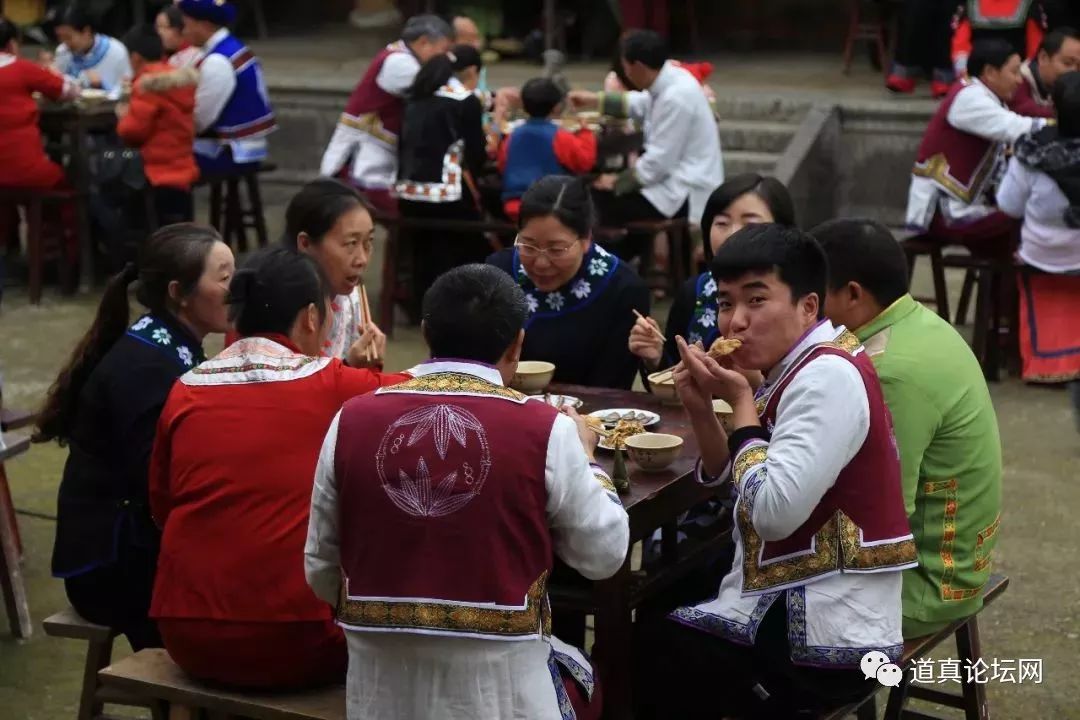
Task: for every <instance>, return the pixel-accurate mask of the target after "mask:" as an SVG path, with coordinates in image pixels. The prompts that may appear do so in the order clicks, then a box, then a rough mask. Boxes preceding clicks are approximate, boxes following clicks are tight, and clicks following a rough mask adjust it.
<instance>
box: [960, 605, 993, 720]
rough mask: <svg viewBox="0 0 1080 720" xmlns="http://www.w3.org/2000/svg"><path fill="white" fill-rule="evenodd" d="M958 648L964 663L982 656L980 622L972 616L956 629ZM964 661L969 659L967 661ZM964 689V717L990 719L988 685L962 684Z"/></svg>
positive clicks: (977, 719)
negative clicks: (987, 697) (987, 699)
mask: <svg viewBox="0 0 1080 720" xmlns="http://www.w3.org/2000/svg"><path fill="white" fill-rule="evenodd" d="M956 650H957V652H958V653H959V655H960V661H961V663H963V664H965V665H966V664H968V663H974V662H975V661H976V660H978V659H979V658H981V657H982V643H981V642H980V641H979V622H978V620H977V619H976V618H974V617H972V618H971V620H969V621H968V622H967V624H966V625H964V626H963V627H961V628H960V629H959V630H957V631H956ZM964 661H967V663H965V662H964ZM962 687H963V690H964V717H965V718H966V719H967V720H990V706H989V705H988V704H987V702H986V685H984V684H982V683H975V682H965V683H963V684H962Z"/></svg>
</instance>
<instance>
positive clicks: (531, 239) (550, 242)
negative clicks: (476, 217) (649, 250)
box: [488, 175, 649, 390]
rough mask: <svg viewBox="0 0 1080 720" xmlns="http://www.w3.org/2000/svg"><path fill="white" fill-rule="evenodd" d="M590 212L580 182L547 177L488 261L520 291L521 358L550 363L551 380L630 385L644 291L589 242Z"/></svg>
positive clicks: (644, 304) (523, 201) (646, 308)
mask: <svg viewBox="0 0 1080 720" xmlns="http://www.w3.org/2000/svg"><path fill="white" fill-rule="evenodd" d="M594 218H595V214H594V211H593V203H592V198H591V196H590V195H589V189H588V188H587V187H586V186H585V183H584V181H582V180H581V179H580V178H574V177H569V176H564V175H548V176H547V177H545V178H542V179H540V180H538V181H537V182H536V183H534V184H533V186H532V187H531V188H529V189H528V191H526V193H525V195H524V196H522V198H521V211H520V215H519V217H518V235H517V239H516V240H515V242H514V247H512V248H507V249H505V250H502V251H500V252H497V253H495V254H494V255H492V256H491V257H490V258H488V263H490V264H491V265H494V266H496V267H498V268H501V269H502V270H504V271H505V272H507V273H509V274H510V276H511V277H513V278H514V280H516V281H517V283H518V285H520V286H521V289H522V290H524V291H525V302H526V304H527V305H528V309H529V318H528V320H527V321H526V323H525V329H526V333H525V345H524V347H523V348H522V352H521V359H522V360H546V361H548V362H551V363H554V364H555V381H556V382H560V383H568V384H573V385H588V386H591V387H607V388H623V389H625V390H629V389H630V388H631V386H633V384H634V376H635V375H636V374H637V366H638V362H637V358H636V357H635V356H634V355H632V354H631V353H630V350H629V348H628V347H627V344H626V338H627V337H628V336H629V334H630V329H631V328H632V327H633V326H634V321H635V315H634V313H635V311H636V312H638V313H641V314H642V315H648V314H649V289H648V288H647V287H646V286H645V283H644V281H642V279H641V278H640V277H638V275H637V273H636V272H634V270H633V269H632V268H631V267H630V266H628V265H627V264H626V263H624V262H622V261H621V260H619V258H617V257H615V256H614V255H612V254H610V253H608V252H606V251H605V250H604V249H603V248H602V247H600V246H599V245H597V244H596V243H595V242H593V239H592V228H593V223H594Z"/></svg>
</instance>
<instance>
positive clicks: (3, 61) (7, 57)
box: [0, 52, 16, 68]
mask: <svg viewBox="0 0 1080 720" xmlns="http://www.w3.org/2000/svg"><path fill="white" fill-rule="evenodd" d="M15 59H16V58H15V56H14V55H12V54H11V53H6V52H0V68H5V67H7V66H8V65H11V64H12V63H14V62H15Z"/></svg>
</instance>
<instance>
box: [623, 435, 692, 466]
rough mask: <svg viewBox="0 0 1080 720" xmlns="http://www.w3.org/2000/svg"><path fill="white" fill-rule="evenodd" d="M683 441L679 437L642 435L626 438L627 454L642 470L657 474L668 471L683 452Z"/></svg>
mask: <svg viewBox="0 0 1080 720" xmlns="http://www.w3.org/2000/svg"><path fill="white" fill-rule="evenodd" d="M682 446H683V439H682V438H681V437H679V436H678V435H665V434H664V433H642V434H641V435H632V436H631V437H628V438H626V452H627V453H628V454H629V455H630V459H631V460H633V461H634V463H636V464H637V466H638V467H640V468H641V469H642V470H646V471H649V472H656V471H658V470H664V469H666V468H667V467H668V466H669V465H671V463H673V462H675V459H676V458H677V457H679V453H680V452H681V451H682Z"/></svg>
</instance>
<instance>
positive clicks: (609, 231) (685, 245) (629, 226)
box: [595, 217, 690, 293]
mask: <svg viewBox="0 0 1080 720" xmlns="http://www.w3.org/2000/svg"><path fill="white" fill-rule="evenodd" d="M660 233H666V234H667V237H668V245H669V246H670V249H671V252H670V257H669V262H670V263H671V264H670V266H669V268H668V289H669V290H670V291H671V292H672V293H676V292H678V290H679V287H680V286H681V285H682V284H683V283H684V282H685V281H686V278H687V272H688V267H689V264H690V222H689V221H688V220H687V219H686V218H682V217H675V218H669V219H665V220H636V221H634V222H630V223H626V225H624V226H623V227H621V228H615V227H600V228H597V229H596V231H595V236H596V237H597V238H598V239H600V240H601V241H605V240H606V241H609V242H614V243H616V244H617V243H619V242H623V241H625V239H626V238H627V237H630V236H632V235H637V236H647V237H648V238H649V240H650V241H652V240H654V239H655V238H656V236H657V235H659V234H660ZM652 264H653V252H652V245H651V244H650V245H649V246H648V247H647V248H646V250H645V254H644V257H643V258H642V268H641V270H642V272H641V275H642V277H645V276H646V272H647V271H648V270H649V269H651V267H652Z"/></svg>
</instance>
